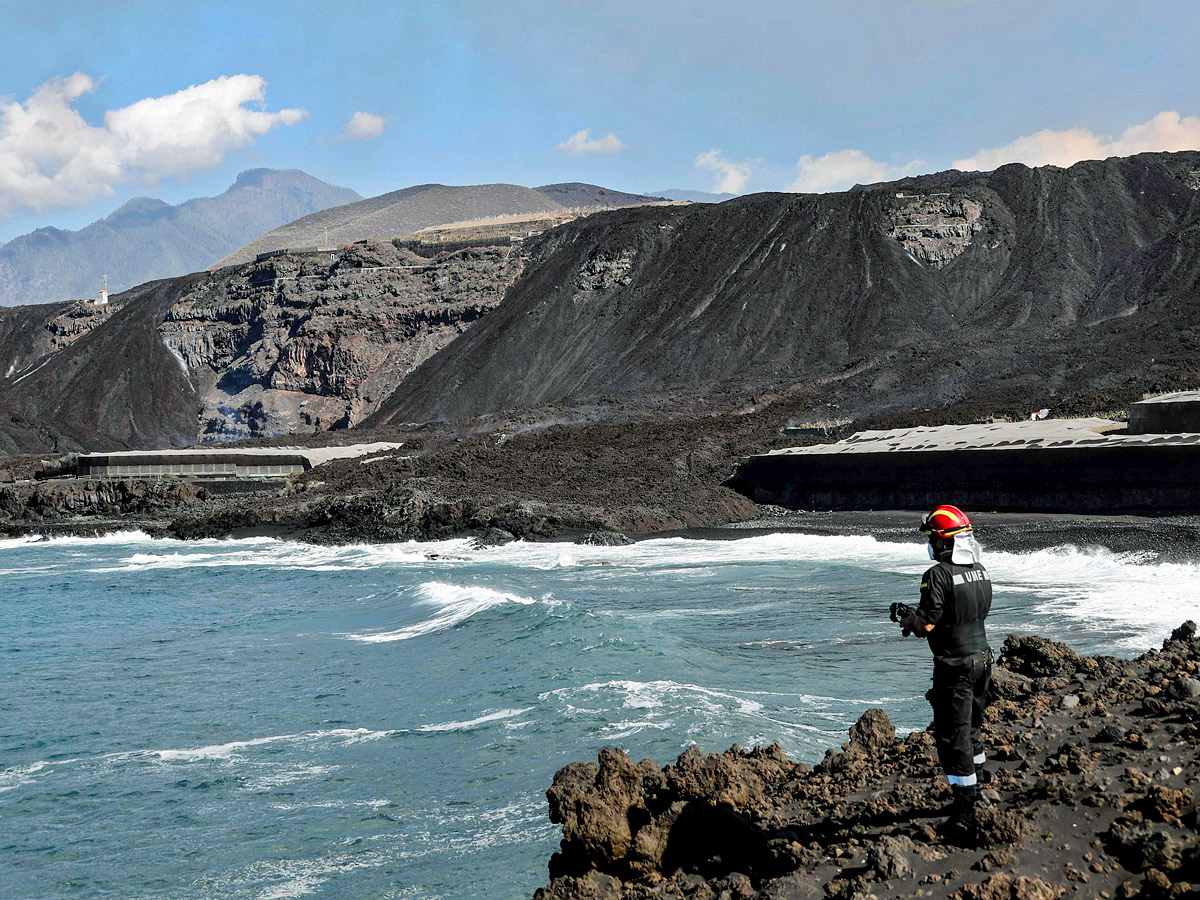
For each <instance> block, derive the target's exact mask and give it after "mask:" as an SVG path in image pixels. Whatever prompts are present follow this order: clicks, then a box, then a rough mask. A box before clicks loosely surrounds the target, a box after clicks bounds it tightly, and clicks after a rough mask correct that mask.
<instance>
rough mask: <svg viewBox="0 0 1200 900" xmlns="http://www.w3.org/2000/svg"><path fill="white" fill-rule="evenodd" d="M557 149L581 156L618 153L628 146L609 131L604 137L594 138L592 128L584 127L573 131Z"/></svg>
mask: <svg viewBox="0 0 1200 900" xmlns="http://www.w3.org/2000/svg"><path fill="white" fill-rule="evenodd" d="M557 149H558V150H561V151H562V152H563V153H570V154H571V155H572V156H583V155H584V154H586V153H618V152H620V151H621V150H628V149H629V148H628V147H627V146H626V145H625V144H624V143H622V141H621V139H620V138H619V137H617V136H616V135H615V134H613V132H611V131H610V132H609V133H608V134H606V135H605V136H604V137H600V138H594V137H592V129H590V128H585V129H583V131H577V132H575V133H574V134H573V135H571V136H570V137H569V138H567V139H566V140H565V141H563V142H562V143H561V144H559V145H558V147H557Z"/></svg>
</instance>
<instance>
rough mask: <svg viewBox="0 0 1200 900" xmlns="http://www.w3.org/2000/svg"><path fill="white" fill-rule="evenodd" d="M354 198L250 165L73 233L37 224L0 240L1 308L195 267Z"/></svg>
mask: <svg viewBox="0 0 1200 900" xmlns="http://www.w3.org/2000/svg"><path fill="white" fill-rule="evenodd" d="M357 199H359V195H358V194H357V193H356V192H354V191H352V190H350V189H349V188H343V187H335V186H334V185H330V184H326V183H325V182H323V181H319V180H317V179H316V178H313V177H312V176H311V175H306V174H305V173H304V172H301V171H299V170H297V169H283V170H280V169H251V170H249V171H246V172H243V173H242V174H241V175H239V176H238V178H237V181H236V182H234V184H233V186H232V187H230V188H229V190H227V191H225V193H223V194H221V195H220V196H218V197H200V198H197V199H194V200H188V201H186V202H184V203H180V204H179V205H178V206H170V205H169V204H166V203H163V202H162V201H161V200H153V199H151V198H149V197H138V198H135V199H133V200H130V201H129V202H128V203H126V204H124V205H123V206H121V207H120V209H118V210H117V211H116V212H114V213H112V214H111V215H109V216H107V217H106V218H103V219H100V220H99V221H96V222H93V223H92V224H91V225H89V226H87V227H86V228H83V229H81V230H79V231H62V230H60V229H58V228H39V229H38V230H37V231H33V232H30V233H29V234H25V235H21V236H20V237H17V238H13V240H11V241H9V242H8V243H7V244H3V245H0V306H14V305H17V304H24V303H49V302H56V301H60V300H70V299H75V298H80V297H93V296H95V295H96V293H97V292H98V291H99V290H100V287H101V286H102V279H103V276H104V275H106V274H107V275H108V276H109V279H108V283H109V290H110V291H111V292H113V293H116V292H118V291H123V290H126V289H128V288H130V287H133V286H134V285H137V284H142V283H143V282H146V281H150V280H153V279H156V278H166V277H169V276H173V275H182V274H185V273H187V272H195V271H197V270H199V269H203V268H204V267H205V266H207V265H209V264H210V263H211V262H212V261H213V260H214V259H218V258H220V257H221V256H223V255H224V254H226V253H229V252H230V251H231V250H234V249H236V248H237V247H240V246H241V245H242V244H244V243H245V242H246V241H248V240H250V239H252V238H253V237H254V236H255V235H258V234H262V233H263V232H264V231H267V230H270V229H272V228H275V227H277V226H279V225H282V224H283V223H285V222H291V221H293V220H294V219H297V218H299V217H300V216H304V215H307V214H309V213H312V212H316V211H317V210H321V209H325V208H327V207H330V206H337V205H340V204H343V203H349V202H352V201H354V200H357Z"/></svg>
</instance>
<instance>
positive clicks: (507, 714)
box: [417, 706, 533, 732]
mask: <svg viewBox="0 0 1200 900" xmlns="http://www.w3.org/2000/svg"><path fill="white" fill-rule="evenodd" d="M531 709H533V707H532V706H527V707H525V708H524V709H497V710H495V711H493V712H488V713H484V714H483V715H482V716H479V717H478V718H475V719H468V720H467V721H466V722H441V723H439V724H437V725H422V726H421V727H420V728H418V729H417V731H426V732H431V731H470V730H472V729H474V728H478V727H479V726H480V725H485V724H487V723H488V722H498V721H500V720H501V719H513V718H516V717H517V716H520V715H523V714H525V713H527V712H529V711H530V710H531Z"/></svg>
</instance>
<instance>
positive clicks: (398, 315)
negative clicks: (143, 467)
mask: <svg viewBox="0 0 1200 900" xmlns="http://www.w3.org/2000/svg"><path fill="white" fill-rule="evenodd" d="M524 266H525V256H524V255H523V253H522V251H521V248H520V247H519V246H512V245H509V244H503V245H498V246H494V247H487V246H485V247H481V248H470V249H465V250H459V251H457V252H452V253H451V252H443V253H437V254H436V255H435V256H433V257H425V256H419V255H416V254H414V253H413V252H411V250H409V249H401V248H398V247H397V246H396V245H394V244H393V243H392V242H390V241H383V242H379V243H371V244H367V243H363V244H355V245H351V246H349V247H347V248H344V249H342V250H340V251H337V252H335V253H332V254H321V255H316V254H313V255H283V256H278V257H273V258H271V259H269V260H266V261H263V262H258V263H250V264H247V265H244V266H234V267H229V268H226V269H222V270H220V271H219V272H198V273H195V274H192V275H186V276H182V277H180V278H172V279H164V280H162V281H157V282H149V283H147V284H145V285H140V286H139V287H137V288H134V289H133V290H130V291H127V292H125V293H124V294H121V295H118V296H117V297H115V298H114V301H113V303H112V304H111V305H110V306H109V307H107V308H105V307H95V306H92V305H90V304H86V303H62V304H50V305H44V306H29V307H16V308H13V309H11V310H4V311H0V451H5V452H9V453H22V452H42V451H45V450H54V451H58V452H64V451H72V450H74V451H78V450H96V449H121V448H156V447H171V446H186V445H190V444H194V443H196V442H197V441H205V440H210V441H211V440H217V441H219V440H231V439H236V438H244V437H257V436H274V435H283V434H313V433H315V432H319V431H324V430H327V429H330V428H340V427H349V426H352V425H354V424H356V423H357V422H359V421H360V420H361V419H362V418H363V417H364V416H366V415H368V414H370V413H371V412H372V411H373V410H374V409H375V408H376V406H378V404H379V403H380V402H381V401H382V400H383V399H385V398H386V397H388V396H389V395H390V394H391V393H392V392H393V391H394V390H395V389H396V386H397V385H399V383H400V382H401V380H403V378H404V377H405V376H406V375H407V374H408V373H409V372H411V371H412V370H413V369H414V368H415V367H416V366H418V365H419V364H420V363H421V362H422V361H424V360H425V359H427V358H428V357H429V356H431V355H433V354H434V353H436V352H437V351H438V350H440V349H441V348H443V347H445V346H446V345H447V344H449V343H450V342H451V341H453V340H454V339H455V338H457V337H458V336H459V335H460V334H462V333H463V332H464V331H465V330H466V329H468V328H469V327H470V326H471V325H472V324H473V323H474V322H476V321H478V320H479V319H480V318H481V317H482V316H484V315H485V314H486V313H487V312H488V311H489V310H491V309H492V308H493V307H494V306H496V304H498V303H499V302H500V300H501V298H502V297H503V296H504V293H505V291H506V289H507V288H508V286H509V284H511V283H512V281H513V280H514V279H515V278H516V277H517V276H518V275H519V274H520V272H521V270H522V269H523V267H524ZM5 372H9V373H10V374H9V375H8V376H7V377H4V373H5Z"/></svg>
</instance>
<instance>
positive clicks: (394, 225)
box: [210, 182, 661, 269]
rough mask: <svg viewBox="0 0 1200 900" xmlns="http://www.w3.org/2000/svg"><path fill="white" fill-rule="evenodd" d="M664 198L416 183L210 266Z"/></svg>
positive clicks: (590, 189) (579, 189)
mask: <svg viewBox="0 0 1200 900" xmlns="http://www.w3.org/2000/svg"><path fill="white" fill-rule="evenodd" d="M660 199H661V198H656V197H649V196H646V195H642V194H628V193H625V192H623V191H614V190H612V189H610V188H605V187H600V186H599V185H593V184H584V183H582V182H564V183H560V184H548V185H542V186H541V187H538V188H528V187H524V186H523V185H519V184H506V183H502V182H499V183H495V184H466V185H448V184H438V183H429V184H416V185H411V186H410V187H406V188H400V189H399V190H395V191H389V192H387V193H385V194H380V195H378V196H376V197H368V198H366V199H364V200H359V201H356V202H354V203H349V204H345V205H344V206H340V207H333V208H330V209H325V210H321V211H319V212H316V213H314V214H312V215H309V216H305V217H303V218H300V219H297V220H296V221H294V222H288V223H287V224H285V225H281V226H280V227H279V228H276V229H274V230H272V231H269V232H267V233H265V234H261V235H259V236H258V237H256V238H255V239H254V240H252V241H250V242H249V243H247V244H246V245H245V246H243V247H239V248H238V249H237V250H235V251H234V252H232V253H230V254H228V255H227V256H225V257H223V258H222V259H220V260H218V261H217V262H216V263H214V264H213V265H212V266H210V268H212V269H219V268H222V267H223V266H228V265H236V264H238V263H245V262H250V261H252V260H253V259H254V258H255V257H256V256H258V255H259V254H262V253H268V252H272V251H275V250H280V249H285V248H288V247H293V248H294V247H308V246H318V245H320V246H325V245H337V244H347V243H351V242H353V241H359V240H367V239H388V238H393V237H402V236H405V235H410V234H413V233H414V232H419V231H421V230H423V229H428V228H433V227H435V226H439V225H447V224H450V223H455V222H466V221H472V220H481V219H482V220H486V219H496V218H500V217H505V216H521V215H533V214H537V213H567V212H568V211H569V210H571V209H575V208H581V207H587V208H596V207H614V206H615V207H620V206H634V205H639V204H642V203H651V202H656V201H659V200H660Z"/></svg>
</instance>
